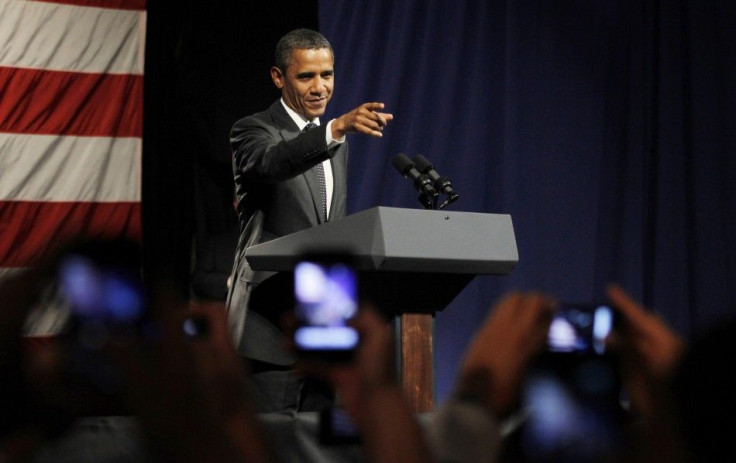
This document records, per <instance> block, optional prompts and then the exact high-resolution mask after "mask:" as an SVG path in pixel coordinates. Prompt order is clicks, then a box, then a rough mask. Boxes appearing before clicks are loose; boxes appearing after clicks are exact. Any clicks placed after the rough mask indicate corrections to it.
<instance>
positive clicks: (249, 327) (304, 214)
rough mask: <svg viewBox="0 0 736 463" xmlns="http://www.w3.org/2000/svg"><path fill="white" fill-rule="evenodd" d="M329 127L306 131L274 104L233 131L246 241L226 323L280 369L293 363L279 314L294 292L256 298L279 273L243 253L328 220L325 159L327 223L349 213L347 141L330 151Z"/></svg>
mask: <svg viewBox="0 0 736 463" xmlns="http://www.w3.org/2000/svg"><path fill="white" fill-rule="evenodd" d="M326 126H327V124H326V123H325V124H322V125H320V126H319V127H317V128H315V129H313V130H310V131H309V132H306V133H302V132H300V131H299V128H298V127H297V125H296V124H295V123H294V121H293V120H292V119H291V117H289V114H288V113H287V112H286V110H285V109H284V108H283V106H282V104H281V102H280V101H276V102H275V103H273V104H272V105H271V106H270V107H269V108H268V109H267V110H266V111H263V112H260V113H256V114H254V115H252V116H248V117H245V118H243V119H240V120H239V121H238V122H236V123H235V125H234V126H233V129H232V131H231V134H230V144H231V146H232V150H233V173H234V175H235V188H236V195H237V200H238V215H239V217H240V236H239V239H238V245H237V249H236V254H235V262H234V264H233V270H232V284H231V288H230V290H229V292H228V298H227V306H228V326H229V329H230V333H231V336H232V337H233V340H234V342H235V346H236V348H237V349H238V352H239V353H240V354H241V355H243V356H245V357H248V358H251V359H256V360H260V361H263V362H268V363H273V364H277V365H289V364H291V363H293V362H294V360H295V359H294V358H293V356H292V355H290V354H288V353H287V352H286V351H285V350H284V348H283V345H284V344H283V338H282V336H283V335H282V334H281V331H280V329H279V328H278V321H279V318H280V314H281V313H282V312H283V311H284V310H287V309H290V305H291V292H290V291H289V290H287V291H286V292H287V293H288V294H284V291H283V288H278V289H275V290H273V291H271V293H270V294H268V295H261V297H259V298H253V293H254V291H253V290H254V289H255V288H256V287H257V286H258V285H259V284H260V283H262V282H264V280H266V279H267V278H269V277H271V276H273V273H272V272H259V271H253V270H252V269H251V268H250V266H249V265H248V262H247V260H246V259H245V250H246V249H247V248H248V247H250V246H254V245H256V244H260V243H263V242H265V241H269V240H272V239H274V238H278V237H280V236H284V235H288V234H290V233H294V232H297V231H300V230H304V229H306V228H310V227H314V226H317V225H319V224H320V223H322V218H321V213H320V211H321V204H320V196H319V195H320V193H319V184H318V182H317V174H316V172H315V169H314V166H316V165H317V164H318V163H321V162H322V161H324V160H326V159H331V164H332V172H333V177H334V190H333V193H332V203H331V206H330V217H329V219H330V220H333V219H336V218H339V217H342V216H344V215H345V203H346V192H347V186H346V177H347V154H348V147H347V142H345V143H342V144H339V145H337V146H335V147H333V148H331V149H328V147H327V144H326V143H325V130H326ZM269 279H270V280H273V281H275V280H277V279H276V278H269ZM266 287H268V284H264V285H262V288H266ZM259 292H263V293H265V292H266V291H265V289H264V290H263V291H261V288H259V289H258V291H257V292H256V294H258V293H259ZM256 300H257V301H259V303H258V304H254V303H255V302H256ZM246 314H247V316H246Z"/></svg>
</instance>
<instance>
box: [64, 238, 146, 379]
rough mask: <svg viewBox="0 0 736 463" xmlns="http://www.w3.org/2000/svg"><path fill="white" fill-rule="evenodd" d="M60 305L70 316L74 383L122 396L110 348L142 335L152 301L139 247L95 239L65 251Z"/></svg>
mask: <svg viewBox="0 0 736 463" xmlns="http://www.w3.org/2000/svg"><path fill="white" fill-rule="evenodd" d="M55 280H56V281H55V287H56V300H57V303H58V304H60V305H61V306H62V307H65V308H66V310H67V312H68V314H69V317H68V323H67V327H66V330H65V335H64V339H66V340H67V342H66V343H65V345H66V348H67V352H68V354H69V360H68V361H69V366H68V371H69V372H70V373H71V375H70V381H71V382H73V383H74V386H75V387H77V388H79V390H83V391H86V392H88V393H90V394H100V393H101V394H117V393H119V392H120V390H121V387H122V378H121V374H120V372H119V371H118V369H117V367H116V363H115V362H114V361H112V360H111V359H110V358H108V356H107V353H106V347H108V346H109V345H110V343H112V342H120V341H122V340H124V339H125V338H126V337H127V338H131V337H134V336H138V335H140V334H141V333H142V332H143V328H144V327H145V325H146V324H145V321H146V320H148V316H147V302H146V297H145V294H144V289H143V281H142V277H141V267H140V248H139V245H138V244H137V243H135V242H132V241H127V240H94V241H85V242H83V243H80V244H77V245H76V246H73V247H72V248H70V249H69V250H68V251H67V252H65V253H64V254H63V255H62V256H61V258H60V259H59V261H58V264H57V266H56V277H55Z"/></svg>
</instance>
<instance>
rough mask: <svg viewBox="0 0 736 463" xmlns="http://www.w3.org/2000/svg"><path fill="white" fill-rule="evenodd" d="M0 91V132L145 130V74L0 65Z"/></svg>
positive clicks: (126, 133)
mask: <svg viewBox="0 0 736 463" xmlns="http://www.w3.org/2000/svg"><path fill="white" fill-rule="evenodd" d="M0 95H2V96H3V97H2V98H0V132H10V133H28V134H58V135H82V136H84V135H86V136H107V137H141V136H142V134H143V76H137V75H129V74H85V73H77V72H61V71H44V70H37V69H23V68H10V67H0Z"/></svg>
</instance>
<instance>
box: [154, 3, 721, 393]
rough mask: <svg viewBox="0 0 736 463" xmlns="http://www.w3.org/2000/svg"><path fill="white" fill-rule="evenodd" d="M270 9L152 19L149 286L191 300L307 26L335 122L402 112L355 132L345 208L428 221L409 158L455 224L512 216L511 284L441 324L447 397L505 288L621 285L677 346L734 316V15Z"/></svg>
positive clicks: (503, 281)
mask: <svg viewBox="0 0 736 463" xmlns="http://www.w3.org/2000/svg"><path fill="white" fill-rule="evenodd" d="M272 3H273V5H271V3H268V2H255V1H239V0H223V1H220V2H215V3H212V2H209V3H207V4H202V3H201V2H196V1H194V0H188V1H184V2H180V3H178V4H177V8H176V9H175V10H171V9H170V7H169V6H167V5H164V3H163V2H149V9H148V40H147V50H146V83H145V85H146V95H145V127H144V166H143V169H144V170H143V181H144V185H143V220H144V222H143V229H144V247H145V249H146V259H147V267H148V275H153V276H155V275H156V274H157V272H156V270H157V269H160V268H162V267H163V268H165V270H166V274H168V273H169V272H170V271H171V270H173V271H174V272H175V274H176V275H177V280H178V281H179V282H180V283H181V285H182V286H183V287H185V286H187V285H188V283H189V281H188V279H189V276H190V274H191V273H192V270H193V267H194V266H193V262H202V261H203V260H202V259H197V258H196V257H198V256H199V255H201V254H202V252H203V249H202V248H203V247H206V246H205V243H207V242H209V241H210V238H211V237H213V236H216V235H219V234H221V233H222V232H224V231H226V230H228V228H231V227H232V226H233V225H234V221H235V218H234V215H233V211H232V205H231V192H232V187H233V186H232V176H231V172H230V159H229V147H228V144H227V135H228V132H229V129H230V127H231V126H232V123H233V122H234V121H235V120H236V119H238V118H239V117H242V116H243V115H246V114H250V113H252V112H255V111H258V110H261V109H263V108H265V107H266V106H267V105H268V104H269V103H270V102H271V101H273V99H275V98H276V97H277V92H276V91H275V90H274V89H273V86H272V84H271V82H270V79H269V76H268V69H269V66H270V65H271V64H272V56H271V55H272V50H273V47H274V45H275V43H276V40H277V39H278V37H279V36H281V35H282V34H283V33H284V32H286V31H288V30H291V29H293V28H295V27H312V28H314V27H318V25H319V28H320V30H321V31H322V32H323V33H324V34H325V35H326V36H327V37H328V38H329V39H330V40H331V41H332V43H333V45H334V48H335V52H336V58H337V62H336V71H337V74H336V79H337V81H336V91H335V95H334V98H333V101H332V103H331V105H330V108H329V110H330V114H328V116H329V115H333V116H334V115H339V114H340V113H342V112H343V111H347V110H349V109H351V108H353V107H354V106H356V105H358V104H360V103H362V102H364V101H371V100H381V101H384V102H385V103H386V104H387V109H388V110H389V111H391V112H393V113H394V115H395V117H396V118H395V120H394V122H393V123H392V124H391V125H390V126H389V128H387V129H386V132H385V136H384V138H383V139H381V140H375V139H369V138H366V137H360V136H351V139H350V146H351V148H350V154H351V158H350V165H349V168H350V178H351V180H350V191H349V208H350V211H351V212H356V211H359V210H362V209H365V208H369V207H373V206H377V205H383V206H396V207H420V205H419V203H418V202H417V201H416V193H415V192H414V191H413V189H412V188H411V186H410V184H409V182H408V181H407V180H406V179H403V178H400V177H399V175H398V173H396V172H395V170H394V169H393V167H392V166H391V164H390V160H391V158H392V157H393V156H394V155H395V154H396V153H398V152H405V153H407V154H409V155H414V154H417V153H421V154H424V155H425V156H426V157H428V158H429V159H430V160H432V161H434V163H435V164H436V166H437V169H438V170H439V171H440V173H442V174H444V175H447V176H449V177H450V178H452V179H453V181H454V184H455V186H456V187H457V189H458V191H459V192H460V194H461V198H460V200H459V201H458V202H457V203H456V204H454V205H452V206H451V208H452V209H453V210H458V211H473V212H491V213H508V214H511V216H512V218H513V222H514V227H515V230H516V238H517V243H518V248H519V254H520V262H519V265H518V266H517V267H516V269H515V270H514V271H513V273H512V274H511V275H510V276H498V277H480V278H477V279H476V280H475V281H474V282H473V283H471V284H470V286H469V287H468V288H466V289H465V291H463V293H462V294H461V295H460V296H459V297H458V298H457V299H456V301H454V303H453V304H452V305H451V306H450V307H449V308H448V309H447V310H446V311H444V312H442V313H440V314H439V315H438V316H437V323H436V328H437V335H436V367H437V368H436V372H437V391H438V398H439V399H442V398H444V397H445V396H446V395H447V393H448V392H449V390H450V388H451V385H452V381H453V378H454V374H455V371H456V367H457V363H458V361H459V359H460V357H461V355H462V351H463V350H464V349H465V346H466V345H467V342H468V339H469V337H470V336H471V334H472V333H473V331H474V330H475V329H476V327H477V326H478V324H479V323H480V322H481V320H482V319H484V317H485V315H486V313H487V309H488V307H489V306H490V305H491V304H492V302H493V301H494V300H496V299H497V298H498V297H500V296H501V295H502V294H503V293H504V292H505V291H507V290H509V289H512V288H514V289H524V290H529V289H539V290H543V291H546V292H549V293H551V294H553V295H555V296H556V297H558V298H560V299H563V300H570V301H593V300H599V299H601V298H602V297H603V288H604V285H605V284H606V282H609V281H618V282H620V283H621V284H622V285H623V286H624V287H625V288H627V289H628V290H629V291H630V292H631V293H632V294H633V295H634V296H635V297H637V298H639V299H642V300H643V301H644V302H645V303H646V304H647V305H649V306H652V307H654V308H655V309H656V310H657V311H658V312H659V313H661V314H662V316H663V317H664V318H666V319H667V320H668V321H669V322H670V323H671V324H672V325H673V326H674V327H675V328H676V329H677V330H678V331H680V332H681V333H682V334H683V335H685V336H690V335H691V334H693V333H695V332H696V331H699V330H701V329H703V328H704V327H706V326H708V325H709V324H711V323H713V322H715V321H716V320H718V319H719V318H721V317H723V316H725V315H728V314H732V313H733V312H734V302H733V301H734V296H735V294H734V293H735V292H736V289H734V288H735V287H736V278H735V277H736V244H735V242H734V239H733V237H734V236H735V235H736V189H734V179H736V86H734V82H736V29H734V28H733V25H734V24H736V3H734V2H732V1H730V0H720V1H717V0H659V1H657V0H547V1H543V2H542V1H532V0H505V1H504V0H479V1H472V0H452V1H451V0H403V1H400V2H399V1H392V0H342V1H337V0H320V1H319V2H317V1H316V0H312V1H306V2H296V1H293V2H284V3H281V2H272ZM269 5H271V6H269ZM256 6H257V8H256ZM256 13H258V14H256ZM416 233H421V231H420V230H417V231H416ZM448 239H452V238H451V237H448ZM193 244H194V245H193ZM192 249H194V251H195V252H194V254H192V253H191V251H192ZM220 251H221V250H220ZM224 254H225V255H227V252H225V253H224ZM192 255H194V256H195V259H190V256H192ZM228 265H229V263H227V264H226V266H228Z"/></svg>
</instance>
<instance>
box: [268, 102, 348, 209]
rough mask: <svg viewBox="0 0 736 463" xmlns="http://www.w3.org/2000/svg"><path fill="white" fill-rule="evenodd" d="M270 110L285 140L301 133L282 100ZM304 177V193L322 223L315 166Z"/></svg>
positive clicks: (320, 196) (320, 198)
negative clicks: (310, 200)
mask: <svg viewBox="0 0 736 463" xmlns="http://www.w3.org/2000/svg"><path fill="white" fill-rule="evenodd" d="M269 110H270V112H271V117H272V118H273V121H274V123H275V124H276V125H277V126H278V127H280V130H279V133H280V134H281V138H283V139H284V140H285V141H289V140H293V139H294V138H296V137H297V136H298V135H299V133H300V130H299V127H298V126H297V125H296V122H294V121H293V120H292V119H291V117H290V116H289V114H288V113H287V112H286V110H285V109H284V107H283V105H282V104H281V100H276V102H275V103H273V104H272V105H271V107H270V108H269ZM334 172H335V169H334V166H333V175H334ZM302 177H303V178H304V182H305V184H306V185H305V187H306V188H304V190H303V191H302V193H303V194H304V195H305V196H306V195H309V196H310V197H311V198H312V205H313V209H314V216H315V218H316V219H317V223H322V222H323V221H324V220H323V219H322V195H321V194H320V191H319V181H318V180H317V172H316V170H315V168H314V167H312V168H311V169H309V170H307V171H305V172H304V173H303V174H302Z"/></svg>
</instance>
